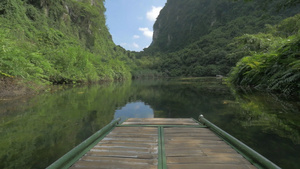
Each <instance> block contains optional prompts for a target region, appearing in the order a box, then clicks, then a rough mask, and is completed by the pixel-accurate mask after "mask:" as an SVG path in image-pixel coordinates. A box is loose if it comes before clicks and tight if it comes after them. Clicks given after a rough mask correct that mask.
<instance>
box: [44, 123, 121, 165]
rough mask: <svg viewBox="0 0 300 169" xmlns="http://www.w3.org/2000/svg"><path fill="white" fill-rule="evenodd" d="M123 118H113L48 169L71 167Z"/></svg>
mask: <svg viewBox="0 0 300 169" xmlns="http://www.w3.org/2000/svg"><path fill="white" fill-rule="evenodd" d="M120 120H121V119H120V118H118V119H116V120H113V121H112V122H110V123H109V124H108V125H106V126H105V127H103V128H102V129H101V130H99V131H97V132H96V133H95V134H93V135H92V136H90V137H89V138H87V139H86V140H85V141H83V142H82V143H81V144H79V145H78V146H76V147H75V148H73V149H72V150H71V151H69V152H68V153H67V154H65V155H64V156H62V157H61V158H59V159H58V160H57V161H55V162H54V163H52V164H51V165H50V166H49V167H47V169H65V168H69V167H70V166H71V165H72V164H73V163H75V162H76V161H78V160H79V159H80V158H81V157H82V156H83V155H84V154H85V153H86V152H88V151H89V150H90V149H91V148H92V147H94V146H95V145H96V144H97V143H98V142H99V141H100V140H102V139H103V138H104V137H105V136H106V135H107V134H108V133H109V132H110V131H111V130H112V129H113V128H114V127H116V125H117V124H118V122H119V121H120Z"/></svg>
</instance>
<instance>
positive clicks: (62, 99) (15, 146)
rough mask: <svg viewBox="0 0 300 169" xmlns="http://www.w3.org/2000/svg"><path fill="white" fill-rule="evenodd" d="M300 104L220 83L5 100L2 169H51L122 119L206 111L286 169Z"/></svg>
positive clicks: (292, 161)
mask: <svg viewBox="0 0 300 169" xmlns="http://www.w3.org/2000/svg"><path fill="white" fill-rule="evenodd" d="M299 104H300V103H299V100H298V101H297V100H294V101H291V100H285V99H282V98H280V97H278V96H276V95H274V94H263V93H255V92H254V93H242V92H237V91H235V90H231V89H230V88H228V87H227V86H226V85H224V84H222V81H221V80H220V79H215V78H182V79H167V80H161V79H158V80H135V81H132V82H130V81H129V82H124V83H113V84H106V85H93V86H84V87H77V88H70V89H66V90H63V91H59V92H55V93H52V94H51V93H49V94H44V95H40V96H37V97H35V98H32V99H30V100H22V101H20V100H18V101H15V102H13V101H11V102H0V119H1V121H0V168H45V167H46V166H48V165H49V164H51V163H52V162H53V161H55V160H56V159H57V158H59V157H60V156H62V155H63V154H65V153H66V152H68V151H69V150H70V149H72V147H75V146H76V145H78V144H79V143H81V142H82V141H83V140H85V139H86V138H87V137H89V136H90V135H92V134H93V133H95V132H96V131H97V130H99V129H100V128H102V127H103V126H105V125H106V124H108V123H109V122H110V121H111V120H113V119H114V118H119V117H121V118H122V120H125V119H126V118H131V117H137V118H148V117H166V118H185V117H187V118H189V117H193V118H195V119H197V118H198V116H199V114H203V115H204V116H205V117H206V118H207V119H208V120H210V121H212V122H213V123H215V124H216V125H218V126H219V127H221V128H222V129H224V130H225V131H227V132H229V133H230V134H232V135H233V136H235V137H237V138H238V139H240V140H242V141H243V142H244V143H246V144H247V145H249V146H250V147H252V148H253V149H255V150H256V151H258V152H259V153H261V154H262V155H264V156H266V157H267V158H269V159H270V160H271V161H273V162H275V163H276V164H278V165H279V166H281V167H283V168H297V167H298V166H299V165H300V164H299V161H298V159H300V155H299V153H298V152H299V151H300V138H299V131H300V130H299V126H300V124H299V123H300V119H299V118H300V115H299V107H300V105H299ZM9 105H13V106H9Z"/></svg>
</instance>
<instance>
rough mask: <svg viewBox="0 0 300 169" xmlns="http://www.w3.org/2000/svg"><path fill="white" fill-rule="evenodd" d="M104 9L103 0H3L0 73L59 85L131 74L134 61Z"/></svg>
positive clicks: (0, 19)
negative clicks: (115, 35)
mask: <svg viewBox="0 0 300 169" xmlns="http://www.w3.org/2000/svg"><path fill="white" fill-rule="evenodd" d="M104 11H105V8H104V5H103V1H95V2H94V3H93V4H91V2H90V1H76V0H65V1H63V0H59V1H50V0H25V1H19V0H4V1H1V2H0V15H1V17H0V38H1V39H0V46H1V48H0V55H1V57H0V72H1V74H2V75H10V76H16V77H21V78H24V79H28V80H34V81H37V82H43V83H55V84H61V83H74V82H93V81H98V80H121V79H129V78H130V76H131V75H130V68H129V66H127V65H130V64H131V63H132V61H131V59H130V58H129V57H128V52H127V51H125V50H124V49H123V48H121V47H120V46H116V45H115V44H114V43H113V42H112V39H111V35H110V34H109V32H108V29H107V27H106V25H105V16H104ZM107 63H108V64H107Z"/></svg>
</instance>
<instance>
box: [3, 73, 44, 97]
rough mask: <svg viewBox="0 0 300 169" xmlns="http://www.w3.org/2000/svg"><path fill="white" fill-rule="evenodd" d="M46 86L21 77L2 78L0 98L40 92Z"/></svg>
mask: <svg viewBox="0 0 300 169" xmlns="http://www.w3.org/2000/svg"><path fill="white" fill-rule="evenodd" d="M43 89H45V86H42V85H38V84H35V83H33V82H25V81H24V80H23V79H19V78H8V77H2V78H0V100H5V99H9V98H15V97H21V96H31V95H35V94H38V93H39V92H40V91H42V90H43Z"/></svg>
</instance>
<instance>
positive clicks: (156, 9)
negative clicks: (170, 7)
mask: <svg viewBox="0 0 300 169" xmlns="http://www.w3.org/2000/svg"><path fill="white" fill-rule="evenodd" d="M161 9H162V7H160V6H159V7H155V6H152V9H151V11H148V12H147V19H149V20H150V21H155V20H156V18H157V17H158V15H159V12H160V10H161Z"/></svg>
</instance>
